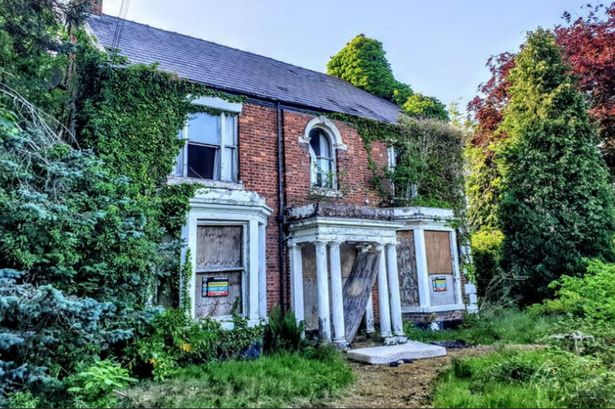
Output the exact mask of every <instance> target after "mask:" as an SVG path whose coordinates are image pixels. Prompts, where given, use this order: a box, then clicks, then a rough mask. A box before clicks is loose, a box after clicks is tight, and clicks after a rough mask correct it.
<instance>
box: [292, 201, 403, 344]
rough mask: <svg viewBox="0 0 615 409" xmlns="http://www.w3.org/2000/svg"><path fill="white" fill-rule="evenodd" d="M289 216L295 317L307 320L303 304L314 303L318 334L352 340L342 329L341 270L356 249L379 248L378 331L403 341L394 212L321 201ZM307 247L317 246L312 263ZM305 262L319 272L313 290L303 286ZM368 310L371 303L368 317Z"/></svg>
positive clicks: (339, 341) (392, 340)
mask: <svg viewBox="0 0 615 409" xmlns="http://www.w3.org/2000/svg"><path fill="white" fill-rule="evenodd" d="M288 216H289V238H288V247H289V252H290V272H291V301H292V307H293V310H294V311H295V315H296V317H297V320H300V321H304V320H306V318H309V317H307V315H309V314H306V310H305V308H306V306H310V304H315V312H316V314H317V324H316V326H317V329H318V330H319V336H320V338H321V339H322V340H323V341H325V342H331V341H332V342H334V343H335V344H336V345H339V346H342V347H344V346H346V345H347V344H348V342H349V341H350V340H347V339H346V335H345V334H346V331H345V327H344V325H345V323H344V321H345V320H344V299H343V277H342V270H343V269H344V270H348V268H347V267H348V261H349V260H348V259H350V258H352V257H353V256H352V254H351V253H352V251H353V250H354V251H355V253H356V252H360V251H368V250H369V251H376V252H377V253H378V254H379V257H378V270H377V285H378V306H379V318H380V320H379V321H380V333H381V336H382V337H383V338H384V339H385V342H387V343H399V342H405V340H406V339H405V337H404V332H403V322H402V311H401V303H400V297H399V276H398V272H397V249H396V245H397V236H396V231H397V230H398V229H399V228H401V225H400V224H399V223H397V222H393V221H391V219H392V212H391V210H390V209H371V208H359V207H350V206H339V205H330V204H323V203H319V204H311V205H306V206H300V207H296V208H293V209H290V210H289V212H288ZM306 247H310V250H311V248H312V247H313V252H314V253H313V254H314V256H313V257H314V262H313V263H312V264H310V263H306V260H304V255H305V254H306ZM349 252H350V253H349ZM346 255H348V256H346ZM350 264H352V260H350ZM304 266H310V267H313V270H315V276H316V277H315V280H313V281H314V284H313V287H314V288H313V291H306V288H304V285H307V284H309V283H310V280H309V277H307V273H308V272H307V271H305V272H304ZM308 298H312V299H308ZM313 298H315V300H313ZM370 300H371V298H370ZM313 301H315V302H313ZM370 311H373V310H372V306H371V305H368V307H367V309H366V312H367V314H368V317H367V318H368V321H370V317H369V312H370ZM308 313H309V311H308ZM372 313H373V312H372ZM308 321H309V319H308ZM372 321H373V319H372Z"/></svg>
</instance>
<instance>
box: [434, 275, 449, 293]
mask: <svg viewBox="0 0 615 409" xmlns="http://www.w3.org/2000/svg"><path fill="white" fill-rule="evenodd" d="M431 283H432V286H433V291H434V292H435V293H441V292H444V291H446V290H447V289H448V284H447V283H446V277H434V278H432V279H431Z"/></svg>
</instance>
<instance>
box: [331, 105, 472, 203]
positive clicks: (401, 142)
mask: <svg viewBox="0 0 615 409" xmlns="http://www.w3.org/2000/svg"><path fill="white" fill-rule="evenodd" d="M331 116H332V117H333V118H334V119H337V120H341V121H344V122H346V123H348V124H350V125H351V126H353V127H354V128H355V129H356V130H357V132H358V133H359V135H360V136H361V138H362V140H363V143H364V146H365V149H366V150H367V153H368V167H369V169H370V170H371V172H372V178H371V183H372V185H373V187H374V188H375V189H376V190H377V191H378V193H379V194H380V196H381V197H382V203H383V205H385V206H409V205H416V206H433V207H444V208H453V209H455V210H456V211H458V212H461V211H462V209H463V207H464V199H463V172H462V168H463V132H461V131H460V130H458V129H456V128H454V127H452V126H450V125H449V124H448V123H446V122H444V121H438V120H434V119H416V118H410V117H408V116H405V115H402V116H400V119H399V121H398V123H397V124H388V123H383V122H377V121H374V120H370V119H367V118H362V117H357V116H351V115H345V114H332V115H331ZM374 141H381V142H384V143H385V144H386V145H387V146H389V147H390V146H392V147H394V148H395V151H396V153H397V163H396V166H395V167H394V169H388V166H386V165H385V166H382V165H379V164H378V163H376V162H375V161H374V159H373V155H372V145H373V143H374Z"/></svg>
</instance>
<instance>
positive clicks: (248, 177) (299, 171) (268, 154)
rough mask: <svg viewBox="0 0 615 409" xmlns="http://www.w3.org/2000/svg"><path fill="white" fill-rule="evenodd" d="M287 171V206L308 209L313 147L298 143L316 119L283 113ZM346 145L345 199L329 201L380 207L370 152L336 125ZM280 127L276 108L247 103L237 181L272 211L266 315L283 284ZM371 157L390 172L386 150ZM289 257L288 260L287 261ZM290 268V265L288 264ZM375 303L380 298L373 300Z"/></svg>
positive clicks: (341, 154)
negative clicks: (309, 123)
mask: <svg viewBox="0 0 615 409" xmlns="http://www.w3.org/2000/svg"><path fill="white" fill-rule="evenodd" d="M283 112H284V113H283V115H284V116H283V120H284V149H285V155H284V166H285V170H286V174H285V188H286V205H287V206H294V205H299V204H307V203H310V202H311V201H313V200H315V199H314V198H311V197H310V154H309V147H308V145H306V144H302V143H300V142H299V138H300V137H301V136H303V134H304V132H305V127H306V125H307V123H308V122H309V121H310V120H312V119H313V118H314V117H315V116H314V115H309V114H304V113H299V112H294V111H283ZM334 122H335V124H336V126H337V127H338V129H339V131H340V133H341V135H342V140H343V142H344V143H345V144H346V146H347V147H348V149H347V150H346V151H341V150H338V151H337V173H338V184H339V187H340V190H341V191H342V192H343V196H342V197H340V198H327V200H330V201H334V202H336V203H343V204H353V205H362V206H373V207H376V206H378V204H379V203H380V201H381V199H380V196H379V195H378V193H377V192H376V191H375V190H374V189H373V188H372V187H371V186H370V178H371V171H370V170H369V169H368V161H367V151H366V150H365V148H364V145H363V141H362V140H361V137H360V136H359V134H358V133H357V131H356V130H355V129H354V128H352V127H351V126H348V125H346V124H344V123H343V122H340V121H334ZM276 126H277V123H276V110H275V108H274V107H266V106H261V105H257V104H254V103H245V104H244V106H243V111H242V113H241V114H240V115H239V180H241V181H242V182H243V183H244V186H245V188H246V189H247V190H251V191H255V192H257V193H258V194H259V195H260V196H262V197H263V198H265V200H266V201H267V205H268V206H269V207H271V209H273V214H272V215H271V216H270V217H269V220H268V224H267V305H268V309H271V308H272V307H273V306H276V305H279V304H280V286H279V283H280V278H279V265H278V264H279V263H278V260H279V258H278V225H277V221H276V218H277V216H278V214H277V213H278V196H277V195H278V190H277V127H276ZM372 157H373V159H374V161H376V163H378V165H379V166H380V167H383V166H386V163H387V155H386V147H385V145H384V144H382V143H379V142H376V143H374V144H373V145H372ZM285 256H286V257H287V255H285ZM286 265H287V266H288V261H287V263H286ZM289 283H290V280H289V272H288V268H287V271H286V284H287V285H286V286H285V292H284V293H285V298H286V299H287V301H288V299H289V294H290V293H289V288H288V286H289ZM375 299H376V298H375Z"/></svg>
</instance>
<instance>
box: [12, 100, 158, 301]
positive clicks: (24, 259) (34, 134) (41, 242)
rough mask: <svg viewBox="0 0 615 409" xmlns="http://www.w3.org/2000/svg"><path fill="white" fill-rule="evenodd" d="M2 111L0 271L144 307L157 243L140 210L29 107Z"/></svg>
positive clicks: (124, 182) (124, 188)
mask: <svg viewBox="0 0 615 409" xmlns="http://www.w3.org/2000/svg"><path fill="white" fill-rule="evenodd" d="M7 94H10V96H11V98H12V99H11V100H10V101H12V105H13V108H14V110H13V111H8V110H7V109H4V108H1V107H0V166H1V167H2V172H0V214H2V217H1V218H0V268H7V267H8V268H14V269H17V270H22V271H24V272H25V278H26V279H27V280H28V281H29V282H32V283H37V284H54V285H56V286H58V288H60V289H62V290H63V291H66V292H67V293H69V294H75V295H79V296H89V297H94V298H96V299H99V300H106V301H116V302H119V303H122V304H130V305H139V304H140V303H142V301H143V299H144V291H145V290H147V288H148V284H149V282H150V279H151V264H150V263H151V260H155V257H156V248H157V247H156V243H153V242H151V241H149V240H147V239H146V238H145V236H144V231H145V225H146V219H145V215H144V212H143V209H142V208H140V207H139V206H138V203H137V202H136V201H134V200H132V199H131V198H130V197H128V196H127V192H128V191H129V189H130V184H129V181H128V179H126V178H122V177H117V176H113V175H111V174H110V172H109V171H108V170H107V168H106V167H105V166H104V165H103V163H102V162H101V161H100V160H99V159H97V158H96V157H95V156H94V155H93V154H92V152H90V151H83V150H78V149H74V148H72V147H71V146H70V145H69V144H67V143H66V142H65V141H63V140H62V139H61V138H60V137H58V136H57V134H56V133H55V132H53V131H52V126H51V125H48V124H47V121H46V120H45V119H44V118H43V117H42V116H41V115H42V114H40V112H39V111H38V110H36V108H35V107H33V106H32V105H31V104H29V103H28V102H27V101H25V100H24V99H22V98H21V97H19V96H18V95H16V94H13V93H10V92H8V91H5V93H4V95H5V98H8V96H7Z"/></svg>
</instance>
